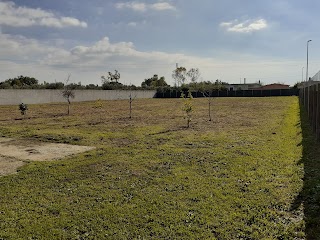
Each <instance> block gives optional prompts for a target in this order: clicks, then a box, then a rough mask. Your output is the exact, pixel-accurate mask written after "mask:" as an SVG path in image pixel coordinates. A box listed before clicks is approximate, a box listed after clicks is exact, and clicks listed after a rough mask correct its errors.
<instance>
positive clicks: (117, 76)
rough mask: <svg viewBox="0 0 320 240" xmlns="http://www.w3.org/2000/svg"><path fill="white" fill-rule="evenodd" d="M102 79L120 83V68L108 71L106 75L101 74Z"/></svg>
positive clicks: (104, 81)
mask: <svg viewBox="0 0 320 240" xmlns="http://www.w3.org/2000/svg"><path fill="white" fill-rule="evenodd" d="M101 79H102V83H110V82H111V83H113V82H114V83H118V82H119V79H120V73H119V71H118V70H114V73H112V72H108V75H107V76H106V77H105V76H101Z"/></svg>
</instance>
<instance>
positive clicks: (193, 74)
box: [187, 68, 201, 83]
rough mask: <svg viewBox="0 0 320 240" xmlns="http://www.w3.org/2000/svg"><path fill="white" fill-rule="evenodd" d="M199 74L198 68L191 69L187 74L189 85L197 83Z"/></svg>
mask: <svg viewBox="0 0 320 240" xmlns="http://www.w3.org/2000/svg"><path fill="white" fill-rule="evenodd" d="M200 75H201V73H200V70H199V68H191V69H190V70H189V71H188V72H187V76H188V77H189V79H190V81H191V83H195V82H197V80H198V78H199V77H200Z"/></svg>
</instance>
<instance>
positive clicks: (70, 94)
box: [61, 74, 75, 115]
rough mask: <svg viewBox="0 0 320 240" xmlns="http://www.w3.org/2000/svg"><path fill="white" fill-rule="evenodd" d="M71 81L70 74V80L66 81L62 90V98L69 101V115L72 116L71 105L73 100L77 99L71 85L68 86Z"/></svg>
mask: <svg viewBox="0 0 320 240" xmlns="http://www.w3.org/2000/svg"><path fill="white" fill-rule="evenodd" d="M69 81H70V74H69V75H68V78H67V79H66V81H65V85H64V89H63V90H62V92H61V93H62V96H63V97H64V98H65V99H66V100H67V102H68V115H70V105H71V98H74V97H75V93H74V90H73V89H72V88H71V86H70V84H68V83H69Z"/></svg>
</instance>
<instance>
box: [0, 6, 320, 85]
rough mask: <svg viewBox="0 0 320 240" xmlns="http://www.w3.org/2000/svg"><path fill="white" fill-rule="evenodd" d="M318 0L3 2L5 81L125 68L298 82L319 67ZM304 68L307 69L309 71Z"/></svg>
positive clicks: (146, 74)
mask: <svg viewBox="0 0 320 240" xmlns="http://www.w3.org/2000/svg"><path fill="white" fill-rule="evenodd" d="M319 9H320V1H317V0H306V1H301V0H265V1H257V0H241V1H239V0H223V1H222V0H219V1H218V0H149V1H146V0H141V1H139V0H138V1H128V0H127V1H126V0H125V1H115V0H90V1H88V0H16V1H0V49H1V50H0V81H4V80H6V79H8V78H12V77H16V76H18V75H25V76H31V77H35V78H37V79H38V80H39V81H40V82H43V81H47V82H54V81H55V80H56V81H64V80H65V79H66V78H67V76H68V74H71V81H72V82H74V83H77V82H81V83H82V84H89V83H94V84H99V85H100V84H101V78H100V77H101V76H102V75H106V73H107V72H108V71H114V70H115V69H117V70H118V71H119V72H120V73H121V79H120V82H122V83H124V84H130V83H131V84H135V85H140V84H141V82H142V81H143V80H144V79H146V78H150V77H151V76H153V75H154V74H158V75H159V76H164V77H165V78H166V81H167V82H168V83H169V84H173V80H172V77H171V73H172V71H173V70H174V69H175V67H176V63H178V64H179V66H184V67H186V68H187V69H190V68H192V67H193V68H199V69H200V72H201V77H202V80H206V81H208V80H210V81H214V80H216V79H221V80H222V81H226V82H229V83H240V81H241V82H243V78H246V79H247V82H257V81H259V80H261V81H262V82H263V83H265V84H268V83H277V82H280V83H286V84H290V85H293V84H294V83H296V82H297V81H301V80H302V71H303V72H304V78H305V77H306V76H305V74H306V52H307V50H306V49H307V40H309V39H312V42H310V44H309V76H311V77H312V76H313V75H314V74H315V73H316V72H318V71H319V70H320V31H319V27H318V23H319V22H320V14H319ZM303 67H304V69H303Z"/></svg>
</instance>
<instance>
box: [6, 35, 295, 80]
mask: <svg viewBox="0 0 320 240" xmlns="http://www.w3.org/2000/svg"><path fill="white" fill-rule="evenodd" d="M0 49H2V52H1V57H0V67H1V69H2V71H1V72H0V81H2V80H5V79H7V78H10V77H15V76H18V75H27V76H32V77H36V78H37V79H39V80H40V81H51V82H53V81H54V80H55V79H56V80H57V81H63V80H64V79H65V78H66V76H67V75H68V74H69V73H70V74H71V76H72V77H71V79H72V80H74V81H75V82H79V81H81V82H82V83H83V84H89V83H94V84H101V80H100V76H102V75H103V74H105V73H106V71H113V70H114V69H117V70H119V71H120V72H121V79H120V81H121V82H122V83H127V84H128V83H130V82H131V83H132V84H135V85H140V84H141V82H142V81H143V79H145V78H148V77H151V76H153V75H154V74H159V75H161V76H165V78H166V81H167V82H168V83H169V84H173V80H172V79H171V73H172V71H173V69H174V68H175V66H176V63H179V66H184V67H186V68H188V69H189V68H191V67H198V68H200V70H201V73H202V76H203V79H204V80H215V79H217V78H219V79H222V80H225V81H227V82H230V83H232V82H237V81H239V74H244V73H245V76H243V77H246V78H247V80H248V82H249V81H250V82H254V81H257V80H259V79H261V80H262V81H264V82H265V83H268V82H269V81H270V83H272V82H271V81H273V82H276V81H277V80H278V81H280V80H281V79H282V80H283V76H286V74H287V72H293V73H295V71H296V69H297V66H301V63H300V62H294V61H293V62H292V61H287V60H286V61H274V60H272V61H271V60H270V61H268V60H265V59H264V60H261V59H260V60H259V59H256V58H253V57H252V56H244V57H243V58H242V59H239V56H236V55H233V56H232V57H233V59H235V60H233V61H225V60H221V59H214V58H202V57H197V56H193V55H187V54H180V53H167V52H159V51H140V50H138V49H136V48H135V46H134V44H133V43H132V42H116V43H112V42H110V40H109V38H108V37H104V38H103V39H101V40H99V41H97V42H95V43H93V44H91V45H87V46H84V45H78V46H75V47H73V48H72V49H69V50H68V49H64V48H62V47H60V46H59V45H57V44H56V43H55V40H53V41H50V42H41V41H38V40H35V39H27V38H25V37H21V36H11V35H8V34H1V33H0ZM236 59H237V60H236ZM244 59H245V60H244ZM230 69H232V71H230ZM268 76H270V77H273V78H274V76H278V78H279V79H276V80H272V79H269V78H270V77H269V78H268ZM287 76H288V75H287ZM291 77H292V76H291ZM293 77H294V76H293Z"/></svg>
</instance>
